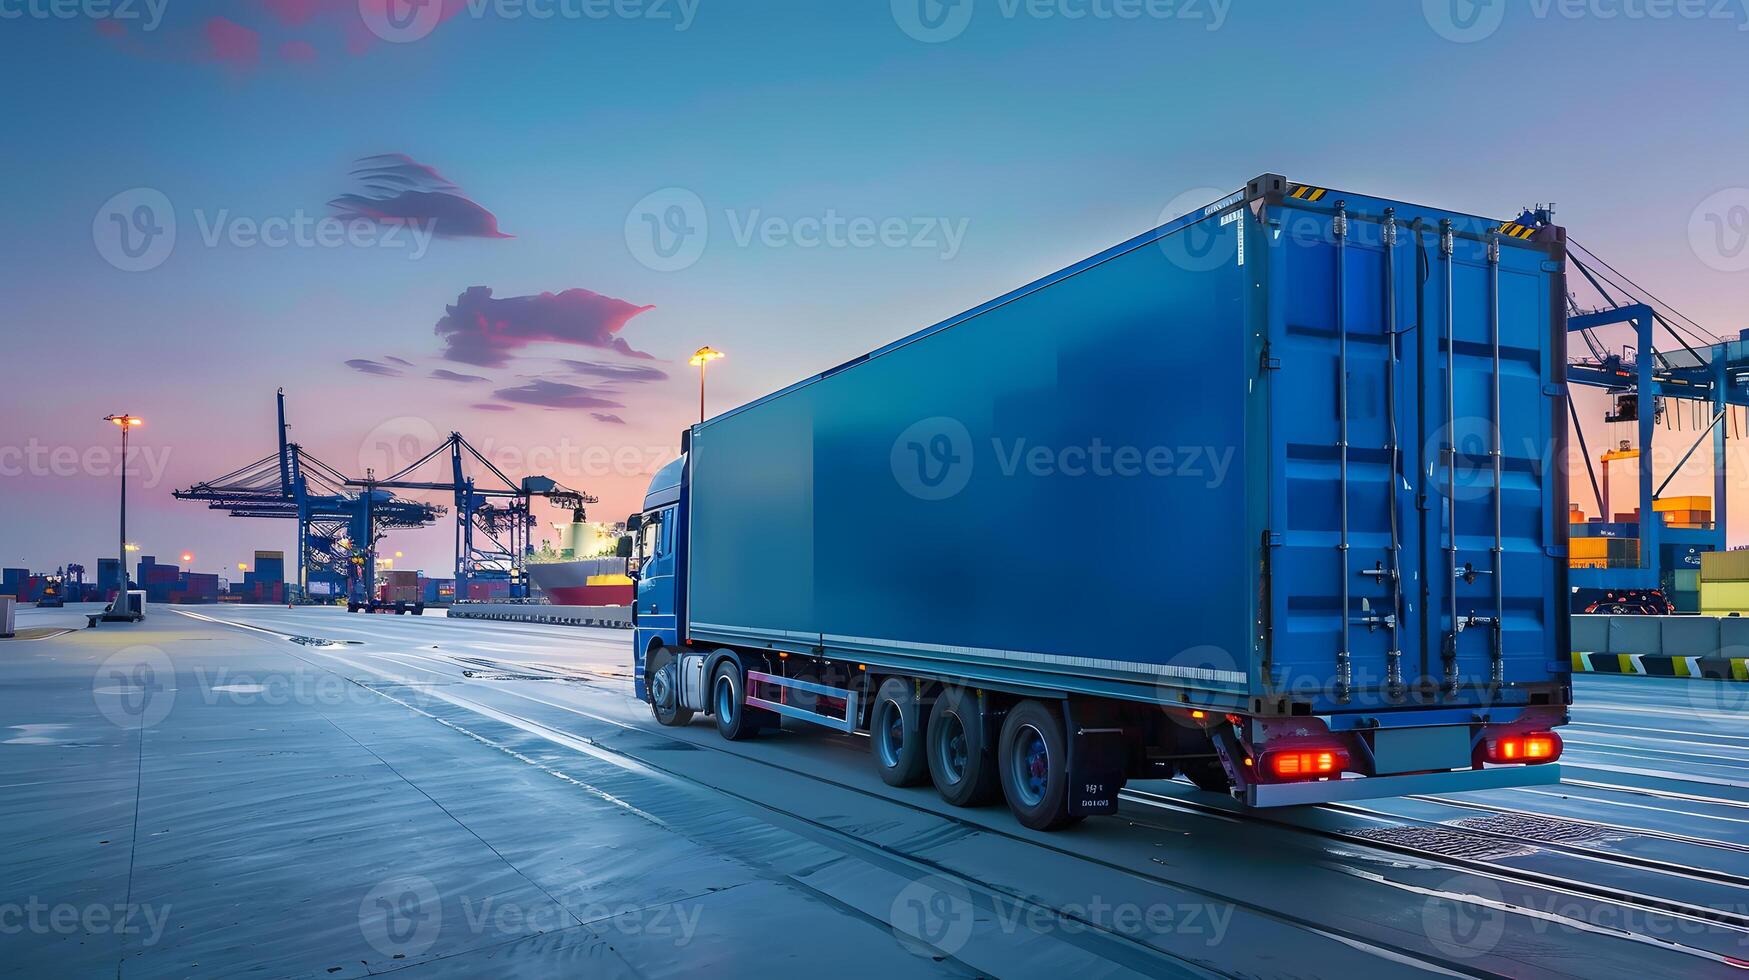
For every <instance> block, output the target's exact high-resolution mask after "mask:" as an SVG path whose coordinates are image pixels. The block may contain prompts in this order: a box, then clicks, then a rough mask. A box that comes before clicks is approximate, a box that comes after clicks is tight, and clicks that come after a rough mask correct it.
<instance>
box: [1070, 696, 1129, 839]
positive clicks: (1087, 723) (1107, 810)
mask: <svg viewBox="0 0 1749 980" xmlns="http://www.w3.org/2000/svg"><path fill="white" fill-rule="evenodd" d="M1107 714H1108V713H1107V712H1103V711H1100V710H1099V708H1098V707H1097V706H1094V705H1089V704H1085V703H1081V704H1077V703H1076V702H1074V701H1064V702H1063V731H1064V733H1065V740H1066V741H1067V742H1068V743H1069V771H1068V776H1069V780H1068V782H1069V814H1070V815H1071V816H1076V817H1086V816H1097V815H1099V814H1112V813H1116V812H1117V793H1118V790H1121V789H1123V785H1124V774H1125V772H1127V771H1128V768H1129V766H1128V763H1129V743H1128V742H1127V741H1126V740H1125V738H1124V729H1123V727H1122V725H1121V724H1120V723H1119V720H1118V718H1117V714H1116V712H1110V713H1109V717H1108V716H1107Z"/></svg>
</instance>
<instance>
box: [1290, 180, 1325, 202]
mask: <svg viewBox="0 0 1749 980" xmlns="http://www.w3.org/2000/svg"><path fill="white" fill-rule="evenodd" d="M1328 193H1330V191H1329V190H1328V189H1327V188H1323V187H1313V186H1312V185H1311V184H1301V185H1300V186H1298V187H1296V188H1294V192H1293V193H1292V194H1289V195H1288V196H1289V197H1291V198H1293V199H1294V200H1296V201H1310V202H1312V203H1317V202H1318V201H1322V200H1323V199H1324V195H1325V194H1328Z"/></svg>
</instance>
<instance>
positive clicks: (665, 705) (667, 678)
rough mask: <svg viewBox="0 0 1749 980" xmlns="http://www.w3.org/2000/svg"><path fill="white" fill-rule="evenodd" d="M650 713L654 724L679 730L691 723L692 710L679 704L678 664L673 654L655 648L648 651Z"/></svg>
mask: <svg viewBox="0 0 1749 980" xmlns="http://www.w3.org/2000/svg"><path fill="white" fill-rule="evenodd" d="M646 686H647V687H648V688H649V691H650V711H651V712H652V713H653V714H655V716H656V723H657V724H658V725H664V726H666V727H669V728H679V727H681V726H683V725H688V724H691V723H692V709H691V708H688V707H686V706H685V705H683V704H681V703H680V663H679V661H677V660H675V659H674V654H672V653H669V652H668V651H667V650H666V649H665V648H662V647H657V648H656V649H654V650H652V651H650V675H649V681H648V683H647V685H646Z"/></svg>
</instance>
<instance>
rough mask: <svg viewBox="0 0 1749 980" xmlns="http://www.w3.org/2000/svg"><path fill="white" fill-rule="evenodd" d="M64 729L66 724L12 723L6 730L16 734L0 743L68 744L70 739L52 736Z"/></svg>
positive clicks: (70, 741)
mask: <svg viewBox="0 0 1749 980" xmlns="http://www.w3.org/2000/svg"><path fill="white" fill-rule="evenodd" d="M66 729H67V726H66V725H13V726H12V727H11V728H10V729H8V731H14V732H17V733H18V734H17V735H14V736H13V737H11V738H9V739H7V740H6V741H4V742H0V745H68V744H71V743H72V739H67V738H56V737H54V736H55V733H57V732H61V731H65V730H66Z"/></svg>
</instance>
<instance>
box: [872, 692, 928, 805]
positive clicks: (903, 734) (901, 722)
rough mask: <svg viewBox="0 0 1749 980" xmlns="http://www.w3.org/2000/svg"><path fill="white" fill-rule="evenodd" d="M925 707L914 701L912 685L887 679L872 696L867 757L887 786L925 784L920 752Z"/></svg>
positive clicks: (923, 755)
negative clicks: (872, 761) (873, 701)
mask: <svg viewBox="0 0 1749 980" xmlns="http://www.w3.org/2000/svg"><path fill="white" fill-rule="evenodd" d="M926 707H927V706H926V705H924V704H923V703H921V702H920V701H918V700H917V689H916V685H915V684H913V683H912V682H911V681H907V680H905V679H903V678H899V677H889V678H887V679H886V680H885V681H884V682H882V684H881V687H880V690H879V691H877V692H876V693H875V705H874V714H873V715H872V720H871V722H870V724H869V742H870V743H872V744H871V745H870V746H869V753H870V754H871V755H873V756H874V761H875V769H877V770H878V771H879V772H880V774H881V781H882V782H884V783H886V784H887V785H888V786H920V785H922V784H923V783H925V782H927V781H928V780H929V753H928V752H926V751H924V742H925V740H924V727H925V723H926V722H925V718H924V716H925V715H926V714H927V712H926V711H925V708H926Z"/></svg>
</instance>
